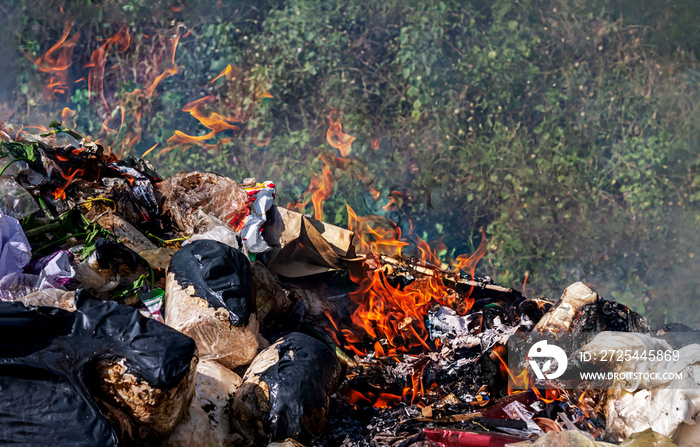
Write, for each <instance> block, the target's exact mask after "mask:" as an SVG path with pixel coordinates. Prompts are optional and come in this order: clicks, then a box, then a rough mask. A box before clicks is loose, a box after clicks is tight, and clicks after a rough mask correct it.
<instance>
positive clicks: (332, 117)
mask: <svg viewBox="0 0 700 447" xmlns="http://www.w3.org/2000/svg"><path fill="white" fill-rule="evenodd" d="M328 120H329V121H330V122H331V124H330V126H329V127H328V131H327V132H326V139H327V140H328V144H330V145H331V146H333V147H334V148H336V149H338V150H339V151H340V154H341V155H342V156H343V157H347V156H348V155H349V154H350V149H352V142H353V141H355V137H353V136H350V135H348V134H346V133H343V126H342V124H340V112H338V110H336V109H331V112H330V113H329V114H328Z"/></svg>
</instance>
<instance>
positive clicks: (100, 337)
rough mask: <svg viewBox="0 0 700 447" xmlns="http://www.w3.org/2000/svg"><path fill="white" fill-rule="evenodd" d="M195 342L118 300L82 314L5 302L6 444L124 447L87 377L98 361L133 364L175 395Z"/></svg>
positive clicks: (0, 407)
mask: <svg viewBox="0 0 700 447" xmlns="http://www.w3.org/2000/svg"><path fill="white" fill-rule="evenodd" d="M195 349H196V348H195V343H194V340H192V339H191V338H190V337H187V336H186V335H183V334H181V333H179V332H177V331H175V330H174V329H172V328H170V327H168V326H166V325H164V324H161V323H158V322H156V321H154V320H151V319H148V318H145V317H143V316H141V315H140V314H139V312H138V310H136V309H133V308H130V307H127V306H122V305H120V304H117V303H113V302H100V301H95V300H85V301H83V302H82V303H81V304H80V306H79V309H78V310H77V311H76V312H67V311H64V310H61V309H56V308H50V307H26V306H24V305H23V304H21V303H17V302H0V395H1V396H2V399H0V444H4V443H13V444H17V445H37V446H39V445H41V446H45V445H52V446H63V445H65V446H73V445H99V446H108V445H117V444H118V443H119V437H118V435H117V432H116V431H115V429H114V428H113V427H112V426H110V424H109V422H108V421H107V418H106V417H105V415H104V414H103V412H102V411H101V410H100V408H99V406H98V405H97V403H96V401H95V399H94V397H93V396H92V395H91V393H90V390H89V388H88V386H87V385H86V384H85V381H86V379H90V378H91V377H92V376H93V375H96V374H97V373H96V371H95V370H94V369H93V368H94V367H95V366H94V365H95V360H97V359H102V358H106V359H114V360H117V359H121V358H124V359H126V362H125V364H126V365H127V367H128V370H129V373H131V374H134V375H135V376H137V377H139V378H141V379H143V380H144V381H146V382H147V383H148V384H149V385H150V386H151V387H153V388H158V389H163V390H169V389H172V388H174V387H176V386H177V385H178V384H179V383H180V382H181V381H182V380H183V378H184V377H185V375H186V374H187V373H188V372H189V369H190V362H191V360H192V357H193V356H194V355H195Z"/></svg>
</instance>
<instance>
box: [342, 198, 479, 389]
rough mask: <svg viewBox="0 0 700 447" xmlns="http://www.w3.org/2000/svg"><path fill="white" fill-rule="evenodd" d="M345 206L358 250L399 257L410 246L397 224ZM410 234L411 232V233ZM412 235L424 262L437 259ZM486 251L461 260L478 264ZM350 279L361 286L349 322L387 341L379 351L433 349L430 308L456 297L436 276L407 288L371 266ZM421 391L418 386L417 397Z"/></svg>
mask: <svg viewBox="0 0 700 447" xmlns="http://www.w3.org/2000/svg"><path fill="white" fill-rule="evenodd" d="M346 207H347V210H348V229H349V230H351V231H353V232H355V234H358V235H360V243H359V244H360V246H359V247H358V250H357V251H358V252H365V253H368V252H369V253H382V254H390V255H396V254H401V250H402V248H404V247H406V246H407V245H409V244H408V242H406V241H404V240H402V234H401V229H400V228H399V227H398V226H397V225H396V224H394V223H393V222H391V221H387V220H383V223H384V225H382V226H377V225H376V224H377V223H381V222H382V220H381V218H380V217H379V216H365V217H358V216H357V214H356V213H355V212H354V210H353V209H352V208H351V207H350V206H349V205H346ZM370 225H371V226H370ZM411 233H412V231H411V232H410V233H409V234H411ZM412 239H415V242H414V243H415V245H416V246H417V248H418V252H419V257H420V259H421V261H424V263H429V262H433V263H438V262H439V258H438V256H437V254H436V253H435V252H434V250H432V249H431V248H430V246H429V245H428V244H427V243H426V242H425V241H423V240H422V239H421V238H419V237H417V236H415V235H412ZM480 248H481V247H480ZM483 252H484V249H483V248H481V250H477V251H476V252H475V253H474V254H473V255H472V256H471V257H466V256H465V257H463V258H462V259H471V262H472V263H473V264H474V266H475V264H476V262H477V261H478V259H480V258H481V256H483ZM351 279H352V280H353V281H354V282H356V283H358V284H359V286H358V288H357V290H355V291H354V292H352V293H350V298H351V300H352V301H353V302H354V303H355V304H357V309H356V310H355V311H354V312H353V314H352V315H351V320H352V322H353V323H354V324H355V325H356V326H358V327H360V328H362V329H363V330H364V332H365V333H366V334H367V335H368V336H369V337H371V338H373V339H375V340H377V339H385V340H386V341H387V344H388V347H387V348H386V349H384V348H383V347H381V345H379V346H380V347H381V348H382V349H381V353H382V354H385V355H395V354H398V353H406V352H415V351H426V350H427V351H429V350H431V349H433V348H432V347H431V345H430V343H431V342H430V341H429V340H428V336H429V333H428V329H427V327H426V324H425V319H426V316H427V314H428V310H429V309H430V307H432V305H433V304H436V303H437V304H441V305H451V304H452V303H453V302H454V300H455V299H456V298H457V296H458V295H457V294H456V292H454V290H452V289H450V288H448V287H447V286H446V285H445V284H444V282H443V280H442V278H440V277H437V276H434V277H422V278H419V279H417V280H415V281H414V282H412V283H411V284H409V285H408V286H406V287H404V288H400V287H395V286H393V285H392V284H391V283H390V282H389V281H388V279H387V276H386V273H385V271H384V270H383V269H375V270H369V271H365V272H362V273H360V274H359V275H358V274H357V273H351ZM464 305H465V307H463V308H462V309H461V310H462V312H463V313H466V312H468V311H469V310H470V309H471V306H472V305H473V300H470V299H469V296H468V295H467V296H466V298H465V302H464ZM343 334H344V335H347V332H345V331H343ZM356 338H357V337H356ZM345 339H346V341H347V342H348V343H347V344H346V345H345V346H346V347H348V348H350V349H352V350H353V351H355V352H357V351H360V350H359V349H357V348H356V347H354V346H352V345H353V344H354V342H353V340H351V339H350V338H348V337H347V336H346V337H345ZM377 346H378V343H375V352H380V351H379V349H378V347H377ZM414 388H415V387H414ZM418 394H419V393H418V391H417V390H415V389H414V390H413V396H417V395H418Z"/></svg>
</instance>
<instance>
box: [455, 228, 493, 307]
mask: <svg viewBox="0 0 700 447" xmlns="http://www.w3.org/2000/svg"><path fill="white" fill-rule="evenodd" d="M485 254H486V233H485V232H484V230H483V229H482V230H481V242H480V243H479V246H478V247H477V248H476V251H475V252H474V253H473V254H472V255H471V256H466V255H459V256H457V258H456V259H455V260H456V261H457V269H458V270H464V271H465V272H467V273H469V275H471V277H472V278H474V275H475V272H476V264H478V263H479V261H480V260H481V258H483V257H484V255H485ZM473 290H474V286H473V285H472V286H471V288H470V289H469V293H468V294H467V295H471V294H472V291H473Z"/></svg>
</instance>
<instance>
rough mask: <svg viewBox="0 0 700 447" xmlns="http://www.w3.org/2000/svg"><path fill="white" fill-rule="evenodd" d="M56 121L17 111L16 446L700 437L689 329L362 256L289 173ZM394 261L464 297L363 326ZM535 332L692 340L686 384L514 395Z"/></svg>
mask: <svg viewBox="0 0 700 447" xmlns="http://www.w3.org/2000/svg"><path fill="white" fill-rule="evenodd" d="M52 129H53V130H52V131H51V132H49V133H47V134H43V135H33V134H30V133H27V132H24V131H22V130H21V129H15V128H13V127H11V126H9V125H6V124H0V138H1V139H2V147H1V149H0V190H1V191H2V199H1V200H0V335H1V338H0V395H1V396H2V399H0V441H2V442H3V443H13V444H22V445H47V444H49V443H51V444H55V445H83V444H85V445H115V446H116V445H164V446H192V445H197V446H220V445H250V446H253V445H268V444H269V445H287V446H293V445H300V443H301V444H302V445H358V446H360V445H394V446H410V445H416V446H419V445H439V446H470V445H489V446H497V445H498V446H504V445H512V446H521V445H547V446H559V445H561V446H608V445H617V444H610V442H623V443H622V444H620V445H624V446H649V445H654V446H673V445H679V446H695V445H700V441H698V440H697V439H700V436H697V435H696V431H697V430H698V429H697V428H696V427H697V425H696V419H697V418H698V416H699V415H700V388H699V387H698V381H700V371H698V365H700V344H696V343H692V342H690V341H692V340H693V337H690V338H684V337H683V335H682V334H685V333H688V332H689V331H691V329H690V328H679V327H678V326H677V325H676V326H668V327H666V328H664V329H665V330H664V331H662V332H663V333H662V334H661V335H662V336H661V335H660V336H658V337H656V336H650V335H646V333H650V332H651V328H650V327H649V326H648V324H647V323H646V321H645V320H644V319H643V318H642V317H640V316H639V315H637V314H636V313H634V312H632V311H631V310H630V309H628V308H626V307H625V306H622V305H621V304H619V303H616V302H614V301H607V300H604V299H602V298H600V297H599V296H598V295H597V294H596V293H594V292H593V291H592V290H590V289H589V288H588V287H586V286H585V285H583V284H581V283H576V284H574V285H572V286H570V287H569V288H567V289H566V290H565V292H564V294H563V296H562V298H561V300H559V301H558V302H552V301H549V300H544V299H528V298H526V297H524V296H522V294H521V293H520V292H518V291H515V290H513V289H509V288H505V287H501V286H497V285H495V284H493V282H491V281H490V280H488V278H476V277H474V278H472V277H462V276H460V275H458V274H457V275H455V274H454V273H450V272H445V271H440V270H439V269H435V268H433V267H431V266H426V265H425V263H423V264H420V263H419V262H416V261H415V260H411V259H405V258H400V257H397V256H394V257H389V256H380V255H373V254H371V253H358V249H357V244H356V243H355V234H353V233H352V232H351V231H348V230H345V229H342V228H338V227H335V226H333V225H329V224H326V223H324V222H320V221H317V220H314V219H312V218H309V217H307V216H304V215H301V214H299V213H296V212H294V211H290V210H287V209H284V208H280V207H276V206H274V204H273V201H274V197H275V185H274V184H273V183H272V182H269V181H266V182H257V181H256V180H254V179H246V180H244V181H243V182H242V183H240V184H239V183H237V182H236V181H234V180H232V179H229V178H226V177H222V176H218V175H215V174H211V173H200V172H189V173H180V174H177V175H174V176H172V177H170V178H167V179H162V178H160V177H159V176H158V174H157V173H156V172H155V170H154V169H153V168H152V167H151V166H150V165H149V164H148V163H147V162H146V161H144V160H135V159H124V160H119V159H117V158H116V157H114V156H113V155H112V154H111V153H109V152H108V151H106V150H105V149H104V148H102V147H101V146H100V145H98V144H95V143H94V142H91V141H90V140H89V139H87V138H82V137H81V136H80V135H78V134H77V133H75V132H74V131H71V130H68V129H65V128H63V127H62V126H61V124H60V123H52ZM377 272H381V274H382V275H383V276H382V278H383V279H382V281H385V282H386V283H387V284H391V287H390V288H389V289H388V290H395V291H401V292H405V291H411V290H412V289H411V287H417V286H416V285H420V284H428V285H429V284H433V282H432V281H438V280H439V282H440V285H441V287H445V289H444V290H448V291H449V293H448V295H449V297H447V296H446V297H445V299H444V300H443V299H440V300H437V301H435V302H430V303H428V304H429V306H428V307H429V310H428V311H427V313H426V317H425V318H424V319H422V317H420V316H417V315H414V316H413V317H408V316H406V317H402V320H401V321H400V322H399V324H398V325H396V326H397V327H396V328H395V329H396V330H397V331H399V332H401V331H403V332H402V333H403V334H404V335H401V336H400V337H398V336H397V337H395V338H387V337H382V336H380V335H379V334H378V333H374V334H371V333H370V332H372V331H373V329H372V328H368V329H366V331H365V332H362V330H361V329H360V328H359V327H358V325H357V324H356V320H353V318H355V317H353V316H351V313H352V312H353V311H356V310H357V309H358V305H357V303H356V302H354V301H353V300H352V299H350V298H351V297H352V296H354V295H353V294H355V295H356V294H357V289H358V283H357V281H358V279H357V278H360V277H362V276H363V275H365V277H368V276H367V275H370V276H371V275H372V274H374V273H377ZM412 284H413V286H411V285H412ZM387 287H388V286H387ZM397 293H398V292H397ZM406 293H408V292H406ZM447 298H449V299H447ZM467 304H468V306H467ZM360 307H361V306H360ZM416 320H423V321H420V324H421V327H424V328H425V335H422V334H418V333H417V332H416V331H415V329H414V326H412V324H413V323H415V322H416ZM367 331H369V332H367ZM410 331H413V332H412V333H411V332H410ZM608 331H616V332H614V333H611V332H608ZM537 332H541V333H545V332H548V333H578V332H591V333H592V334H593V335H591V337H590V340H589V342H588V344H587V345H586V346H587V349H588V352H596V350H598V351H603V350H607V349H615V350H623V351H624V350H625V349H626V348H627V347H629V346H632V345H634V346H639V345H640V344H641V345H643V346H646V347H647V348H648V350H650V351H651V350H655V351H656V350H673V349H676V350H679V352H680V353H681V354H680V355H681V358H682V361H680V362H675V363H674V364H673V365H672V368H675V369H674V370H675V371H676V372H683V373H684V377H685V382H684V384H683V387H682V388H683V389H679V388H681V387H679V386H678V384H677V383H673V384H671V383H666V384H665V383H653V384H651V383H645V382H643V381H640V382H638V383H634V384H631V385H629V386H628V387H627V388H616V389H606V390H578V391H579V392H578V393H574V392H573V391H571V390H566V389H561V390H558V391H557V392H554V393H545V392H541V391H540V390H538V389H537V387H536V386H533V387H531V389H528V390H525V391H522V392H513V390H509V387H508V376H509V375H511V376H512V375H514V374H515V373H516V372H515V371H510V370H508V368H507V366H506V364H507V362H506V361H505V360H504V358H503V357H504V356H505V353H506V352H505V346H506V343H507V342H508V340H509V339H510V338H511V337H513V336H514V334H518V333H537ZM596 334H597V335H596ZM611 334H613V335H611ZM402 337H403V338H402ZM407 340H409V341H410V340H412V341H415V343H414V344H410V343H408V342H407ZM689 340H690V341H689ZM404 341H406V344H405V346H404V345H401V343H403V342H404ZM399 342H401V343H399ZM399 348H401V349H399ZM419 351H420V352H419ZM634 362H635V360H632V359H628V360H627V361H625V362H622V363H620V364H616V367H623V366H624V367H627V368H632V369H634V368H635V367H637V369H639V368H642V366H639V365H637V366H635V364H634ZM663 362H664V360H661V361H660V362H659V363H658V365H656V366H655V368H657V369H661V368H664V367H669V368H670V367H671V366H670V365H669V362H668V361H665V363H664V364H662V363H663ZM623 363H624V365H623ZM640 365H641V363H640ZM647 366H648V364H647V363H645V364H644V367H647ZM605 441H607V442H605ZM533 442H534V444H532V443H533Z"/></svg>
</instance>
